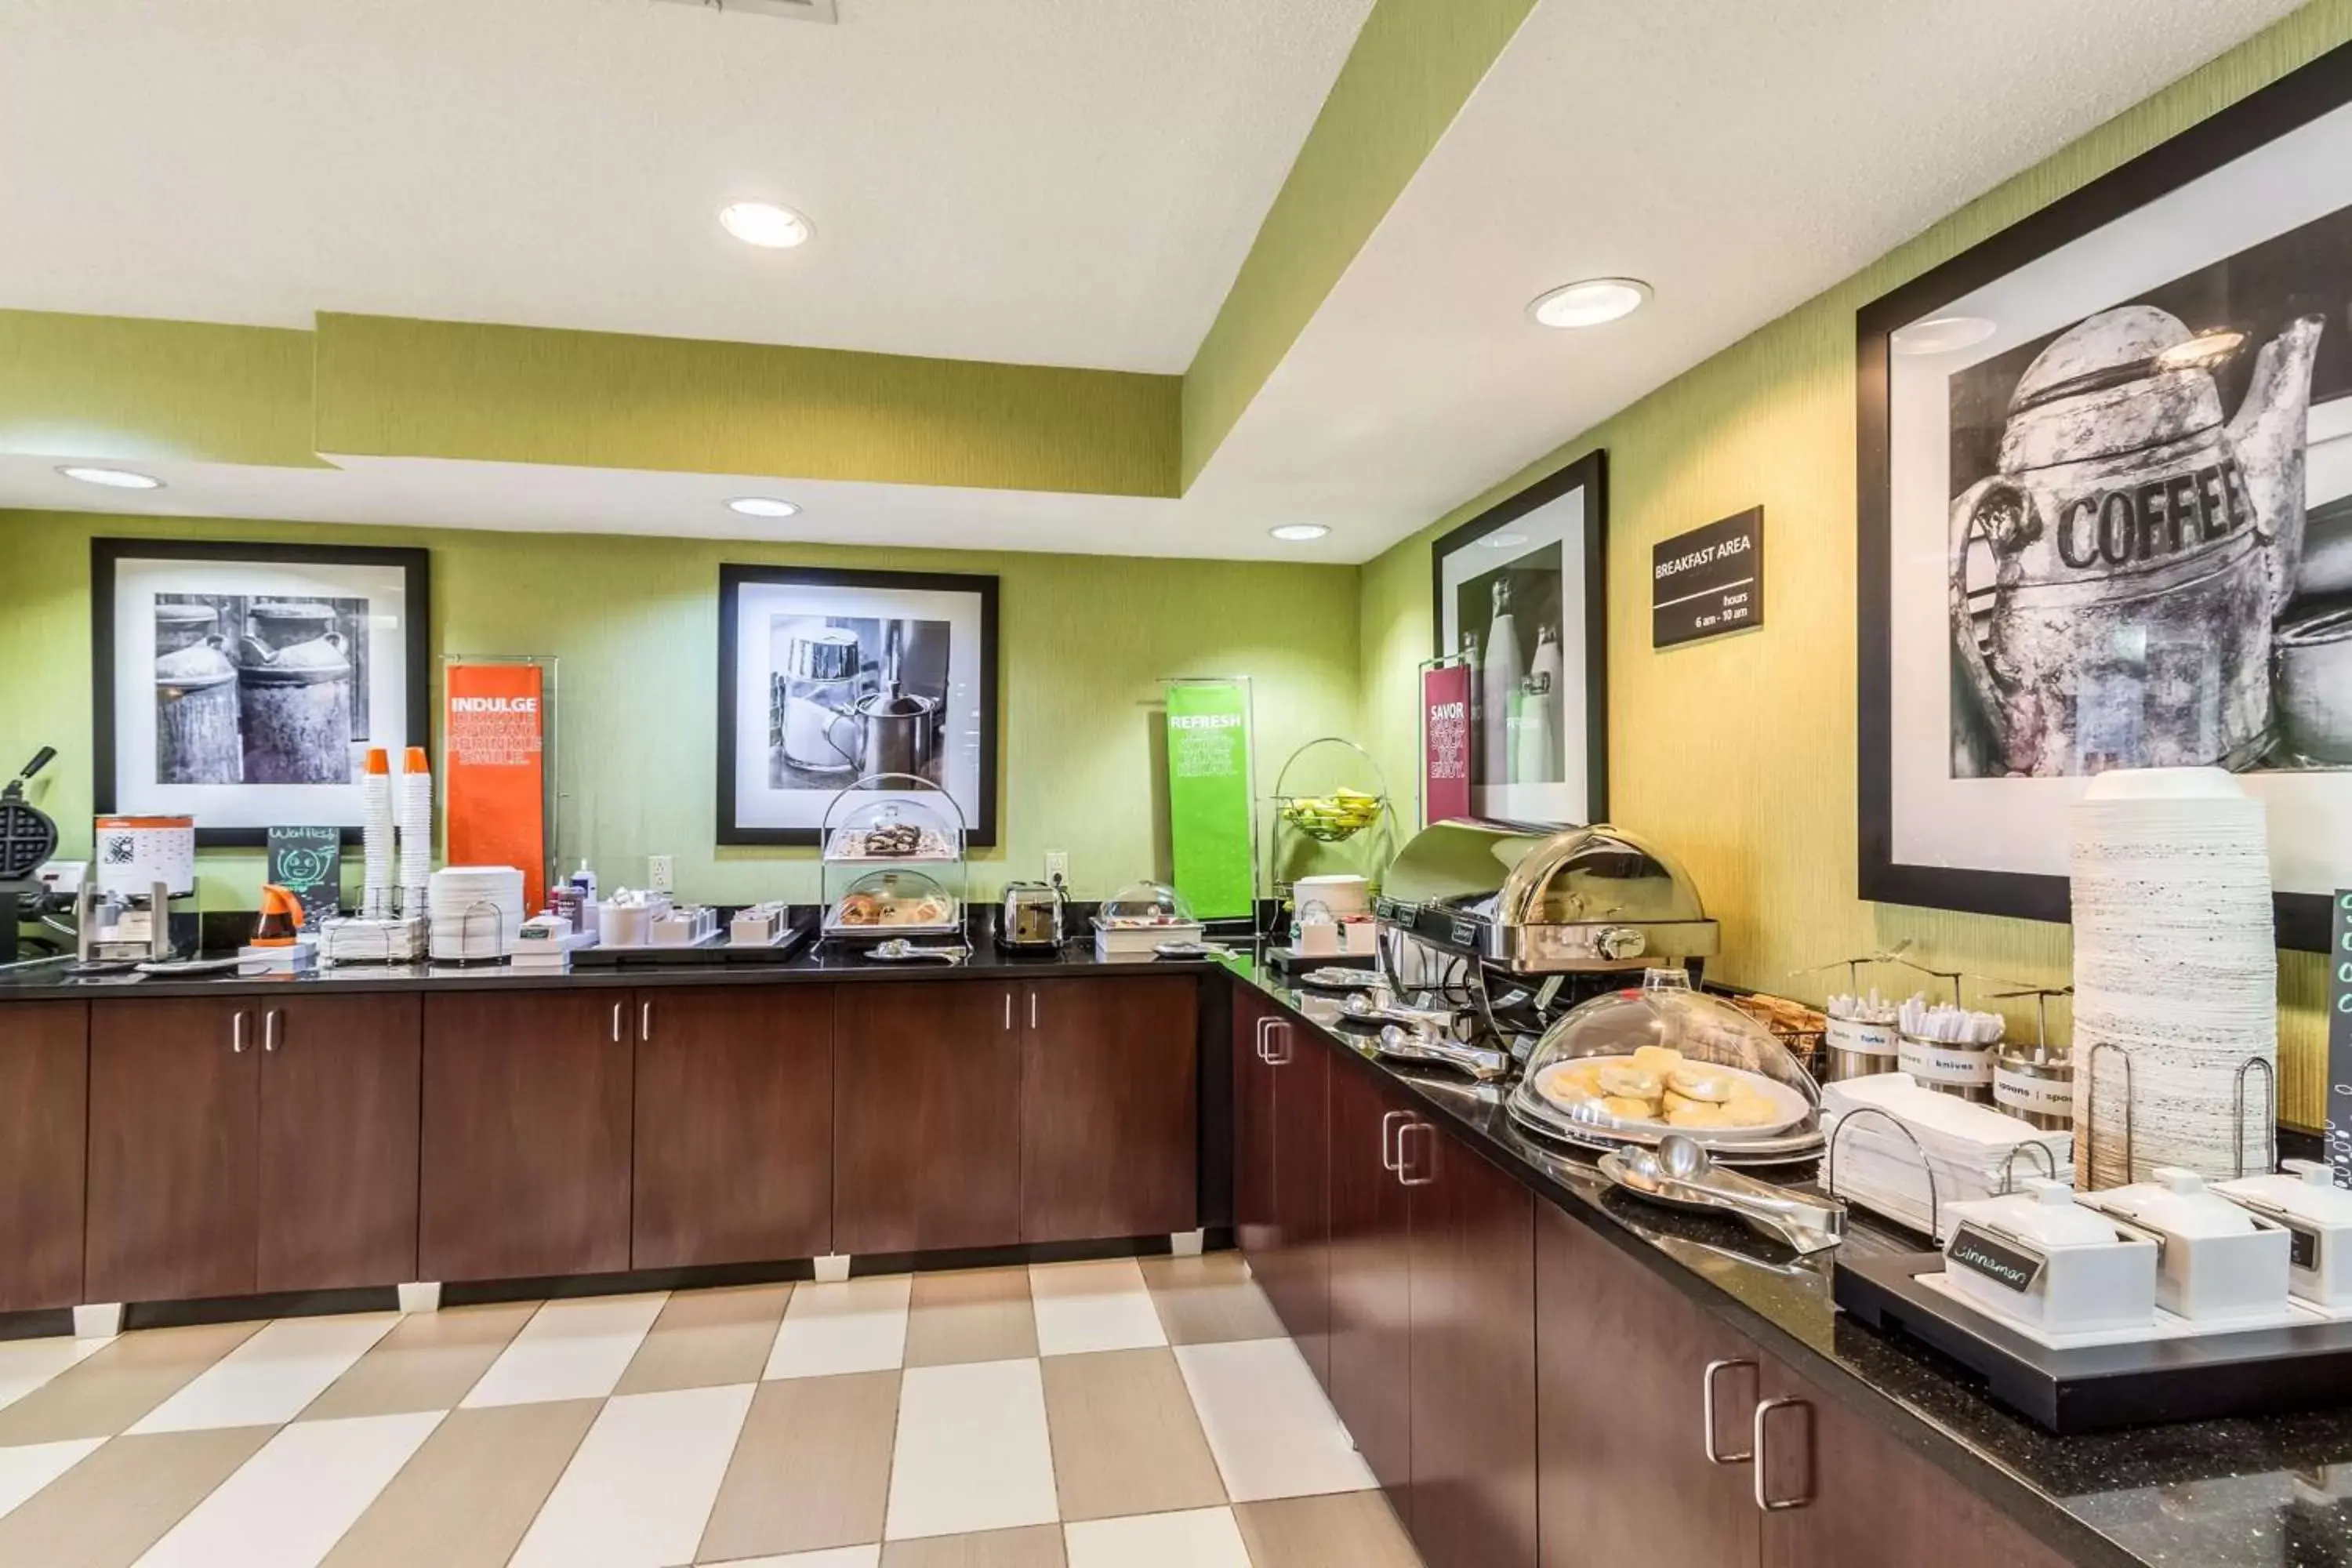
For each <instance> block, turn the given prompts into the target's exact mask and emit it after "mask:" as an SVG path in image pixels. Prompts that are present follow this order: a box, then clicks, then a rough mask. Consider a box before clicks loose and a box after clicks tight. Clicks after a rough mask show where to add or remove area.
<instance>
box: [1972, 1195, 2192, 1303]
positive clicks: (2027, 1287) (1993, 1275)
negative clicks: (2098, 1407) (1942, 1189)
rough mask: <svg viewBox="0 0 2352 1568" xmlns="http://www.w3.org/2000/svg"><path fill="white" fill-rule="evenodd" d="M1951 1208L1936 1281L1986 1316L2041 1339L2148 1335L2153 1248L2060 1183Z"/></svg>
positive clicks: (2153, 1297) (2154, 1265) (2154, 1263)
mask: <svg viewBox="0 0 2352 1568" xmlns="http://www.w3.org/2000/svg"><path fill="white" fill-rule="evenodd" d="M2020 1185H2021V1188H2022V1190H2021V1191H2019V1192H2015V1193H2006V1194H2002V1195H2000V1196H1999V1197H1992V1198H1977V1199H1972V1200H1970V1201H1969V1202H1966V1203H1957V1204H1954V1205H1951V1206H1950V1208H1949V1209H1948V1211H1947V1212H1948V1213H1949V1214H1950V1215H1952V1216H1953V1219H1954V1222H1955V1223H1954V1225H1953V1226H1952V1234H1951V1237H1950V1239H1949V1240H1948V1241H1946V1242H1945V1243H1944V1280H1945V1283H1946V1284H1947V1285H1948V1287H1949V1288H1950V1289H1952V1291H1953V1292H1954V1293H1955V1294H1957V1295H1958V1296H1959V1297H1960V1298H1961V1299H1962V1300H1966V1301H1967V1302H1968V1303H1969V1305H1971V1306H1973V1307H1976V1308H1978V1309H1979V1310H1981V1311H1983V1312H1985V1313H1986V1314H1988V1315H1989V1316H1990V1317H1994V1318H1999V1319H2007V1320H2008V1321H2011V1322H2016V1323H2021V1324H2024V1325H2026V1326H2027V1327H2029V1328H2031V1329H2033V1330H2035V1331H2038V1332H2040V1333H2042V1334H2045V1335H2057V1334H2075V1333H2086V1332H2097V1331H2109V1330H2116V1329H2142V1328H2153V1327H2154V1326H2155V1323H2156V1273H2157V1254H2158V1247H2157V1244H2156V1243H2155V1242H2153V1241H2151V1240H2149V1239H2147V1237H2138V1236H2130V1235H2125V1234H2119V1233H2118V1232H2117V1230H2116V1226H2114V1225H2112V1224H2110V1223H2109V1222H2108V1221H2107V1220H2106V1219H2105V1218H2104V1217H2102V1216H2101V1215H2096V1214H2094V1213H2093V1212H2092V1211H2091V1210H2089V1209H2088V1208H2085V1207H2084V1206H2083V1205H2080V1204H2078V1203H2076V1202H2075V1201H2074V1189H2073V1188H2072V1187H2069V1186H2068V1185H2066V1184H2064V1183H2063V1182H2056V1181H2052V1180H2050V1179H2049V1178H2047V1177H2043V1176H2032V1177H2028V1178H2027V1179H2026V1180H2025V1181H2023V1182H2022V1183H2021V1184H2020Z"/></svg>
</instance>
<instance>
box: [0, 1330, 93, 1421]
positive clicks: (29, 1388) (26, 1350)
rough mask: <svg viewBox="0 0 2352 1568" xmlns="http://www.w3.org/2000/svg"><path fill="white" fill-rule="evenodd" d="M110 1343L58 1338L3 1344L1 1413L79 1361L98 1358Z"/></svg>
mask: <svg viewBox="0 0 2352 1568" xmlns="http://www.w3.org/2000/svg"><path fill="white" fill-rule="evenodd" d="M108 1344H110V1341H107V1340H77V1339H71V1338H68V1337H67V1336H65V1335H63V1334H59V1335H58V1336H56V1337H54V1338H51V1339H45V1340H9V1341H6V1342H0V1410H5V1409H7V1408H8V1406H10V1405H14V1404H16V1401H18V1400H19V1399H22V1398H24V1397H25V1395H26V1394H30V1393H32V1392H33V1390H35V1389H37V1388H38V1387H40V1386H41V1384H45V1383H47V1382H48V1381H49V1379H51V1378H53V1377H55V1376H57V1375H58V1373H61V1372H63V1371H65V1369H66V1368H68V1367H69V1366H71V1365H73V1364H74V1363H76V1362H78V1361H82V1360H84V1359H86V1358H88V1357H90V1356H94V1355H96V1354H97V1353H98V1352H100V1351H102V1350H104V1349H105V1348H106V1347H107V1345H108Z"/></svg>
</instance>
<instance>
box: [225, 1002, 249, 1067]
mask: <svg viewBox="0 0 2352 1568" xmlns="http://www.w3.org/2000/svg"><path fill="white" fill-rule="evenodd" d="M228 1048H229V1051H230V1054H232V1055H234V1056H243V1055H244V1054H245V1012H244V1009H242V1008H239V1009H238V1010H237V1011H236V1012H234V1013H232V1014H230V1015H229V1016H228Z"/></svg>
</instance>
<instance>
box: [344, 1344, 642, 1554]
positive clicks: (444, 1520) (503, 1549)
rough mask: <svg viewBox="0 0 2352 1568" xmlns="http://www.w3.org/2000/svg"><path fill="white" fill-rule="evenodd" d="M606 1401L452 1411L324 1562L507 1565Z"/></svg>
mask: <svg viewBox="0 0 2352 1568" xmlns="http://www.w3.org/2000/svg"><path fill="white" fill-rule="evenodd" d="M493 1353H495V1352H493ZM458 1392H459V1393H460V1394H462V1393H463V1392H464V1390H462V1389H460V1390H459V1391H458ZM598 1406H599V1402H598V1401H596V1400H593V1399H572V1400H563V1401H560V1402H557V1403H553V1404H547V1405H497V1406H493V1407H491V1408H488V1409H484V1410H458V1411H453V1412H452V1413H451V1414H450V1415H449V1416H448V1417H447V1418H446V1419H445V1420H444V1421H443V1422H442V1423H441V1425H440V1426H438V1427H436V1429H435V1430H434V1433H433V1436H430V1437H428V1438H426V1439H425V1446H424V1447H421V1448H419V1449H417V1450H416V1453H415V1457H414V1458H411V1459H410V1460H409V1461H408V1463H407V1465H406V1466H405V1467H404V1468H403V1469H402V1470H401V1472H400V1474H399V1475H397V1476H395V1477H394V1479H393V1482H392V1484H391V1485H390V1486H388V1487H386V1488H385V1489H383V1492H382V1493H381V1494H380V1495H378V1497H377V1498H376V1500H375V1501H374V1502H373V1503H372V1504H370V1505H369V1507H368V1510H367V1511H366V1512H365V1513H363V1514H362V1515H361V1516H360V1518H359V1521H358V1522H357V1523H355V1524H353V1525H352V1528H351V1531H350V1532H349V1533H347V1534H346V1535H344V1537H343V1538H342V1539H341V1541H340V1542H336V1544H335V1549H334V1551H332V1552H330V1553H328V1555H327V1558H326V1562H325V1563H324V1564H323V1568H411V1565H412V1564H416V1563H432V1564H433V1565H434V1568H499V1565H500V1564H502V1563H505V1562H506V1561H507V1559H508V1558H509V1557H510V1556H512V1555H513V1554H514V1549H515V1547H516V1546H517V1545H518V1544H519V1543H520V1542H521V1540H522V1537H523V1532H524V1531H527V1530H529V1529H530V1521H531V1520H532V1518H533V1517H534V1516H535V1515H537V1514H538V1512H539V1508H540V1505H541V1503H543V1502H545V1501H546V1500H547V1494H548V1493H549V1492H551V1491H552V1490H553V1489H555V1482H556V1479H557V1478H558V1477H559V1476H561V1475H562V1474H563V1467H564V1466H565V1465H567V1464H569V1463H570V1462H571V1459H572V1453H573V1452H574V1451H575V1450H576V1449H577V1448H578V1447H580V1439H581V1438H582V1437H583V1436H586V1434H587V1431H588V1426H589V1424H590V1423H591V1422H593V1421H594V1420H595V1418H596V1411H597V1409H598Z"/></svg>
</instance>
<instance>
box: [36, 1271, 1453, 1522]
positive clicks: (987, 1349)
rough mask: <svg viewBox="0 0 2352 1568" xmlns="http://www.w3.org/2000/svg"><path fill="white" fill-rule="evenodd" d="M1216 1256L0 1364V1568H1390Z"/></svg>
mask: <svg viewBox="0 0 2352 1568" xmlns="http://www.w3.org/2000/svg"><path fill="white" fill-rule="evenodd" d="M1371 1488H1372V1479H1371V1477H1370V1474H1369V1473H1368V1472H1367V1471H1366V1470H1365V1468H1364V1465H1363V1461H1362V1460H1361V1458H1360V1457H1359V1456H1358V1455H1357V1454H1356V1452H1355V1450H1354V1449H1353V1448H1352V1447H1350V1446H1349V1441H1348V1437H1347V1434H1346V1432H1345V1431H1344V1430H1343V1429H1342V1428H1341V1426H1339V1421H1338V1419H1337V1418H1336V1417H1335V1416H1334V1415H1332V1413H1331V1408H1330V1406H1329V1405H1328V1404H1327V1403H1326V1402H1325V1400H1324V1398H1323V1394H1322V1392H1321V1390H1320V1389H1318V1387H1317V1386H1316V1384H1315V1379H1314V1376H1313V1374H1312V1373H1310V1372H1309V1371H1308V1370H1307V1364H1306V1363H1305V1362H1304V1361H1302V1360H1301V1359H1300V1358H1299V1355H1298V1352H1297V1348H1296V1347H1295V1346H1294V1345H1292V1343H1291V1342H1289V1340H1287V1339H1286V1338H1284V1337H1283V1336H1282V1331H1281V1328H1280V1325H1279V1323H1278V1322H1277V1321H1276V1319H1275V1317H1274V1314H1273V1312H1272V1310H1270V1309H1269V1308H1268V1307H1267V1305H1266V1302H1265V1297H1264V1296H1263V1295H1262V1294H1260V1293H1259V1291H1258V1289H1257V1287H1256V1286H1255V1284H1253V1283H1252V1282H1251V1281H1250V1279H1249V1278H1248V1275H1247V1273H1246V1271H1245V1270H1244V1268H1243V1267H1242V1265H1241V1263H1240V1261H1239V1260H1238V1258H1235V1257H1234V1255H1233V1254H1230V1253H1227V1254H1213V1255H1211V1256H1209V1257H1205V1258H1144V1259H1139V1260H1138V1259H1125V1258H1122V1259H1118V1260H1116V1261H1111V1262H1101V1263H1063V1264H1048V1265H1039V1266H1036V1267H1034V1268H996V1269H978V1270H972V1271H969V1272H963V1273H953V1274H925V1275H919V1276H915V1277H912V1278H911V1279H910V1278H908V1277H907V1276H903V1275H902V1276H888V1277H877V1278H872V1279H853V1280H850V1281H848V1282H847V1283H845V1284H833V1285H815V1284H803V1285H797V1286H788V1285H773V1286H755V1287H747V1288H744V1289H718V1290H701V1291H693V1292H680V1293H677V1294H675V1295H667V1296H665V1295H659V1294H655V1295H642V1296H615V1297H597V1298H590V1299H585V1300H563V1301H551V1302H547V1303H544V1304H539V1303H525V1304H517V1305H511V1306H493V1307H467V1308H453V1309H451V1310H446V1311H442V1312H438V1313H432V1314H424V1315H419V1316H416V1317H410V1318H402V1317H399V1316H397V1315H395V1314H392V1313H380V1314H377V1313H371V1314H364V1315H360V1316H352V1317H337V1318H301V1319H286V1320H281V1321H276V1322H268V1323H235V1324H226V1325H221V1326H218V1327H202V1328H184V1329H155V1330H148V1331H139V1332H133V1333H130V1334H125V1335H123V1336H122V1337H121V1338H120V1339H118V1340H113V1341H106V1342H91V1341H83V1342H73V1341H62V1340H40V1341H23V1342H13V1343H5V1344H0V1563H8V1564H16V1563H23V1564H27V1565H31V1564H39V1565H40V1568H133V1565H137V1568H317V1565H320V1564H326V1565H328V1568H411V1565H414V1568H476V1565H479V1568H498V1565H499V1564H502V1563H513V1564H516V1565H518V1568H681V1565H685V1564H699V1563H734V1564H739V1565H740V1568H751V1565H754V1564H756V1565H759V1568H785V1565H787V1564H789V1565H792V1568H1253V1565H1254V1568H1417V1565H1418V1563H1419V1559H1418V1558H1417V1557H1416V1556H1415V1555H1414V1554H1413V1551H1412V1547H1411V1545H1410V1544H1408V1543H1407V1542H1406V1541H1405V1539H1404V1536H1403V1534H1402V1531H1400V1530H1399V1529H1398V1527H1397V1524H1396V1521H1395V1518H1394V1516H1393V1515H1392V1514H1391V1512H1390V1511H1389V1509H1388V1505H1387V1503H1386V1502H1385V1501H1384V1500H1382V1498H1381V1494H1380V1493H1379V1492H1378V1491H1377V1490H1373V1489H1371Z"/></svg>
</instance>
